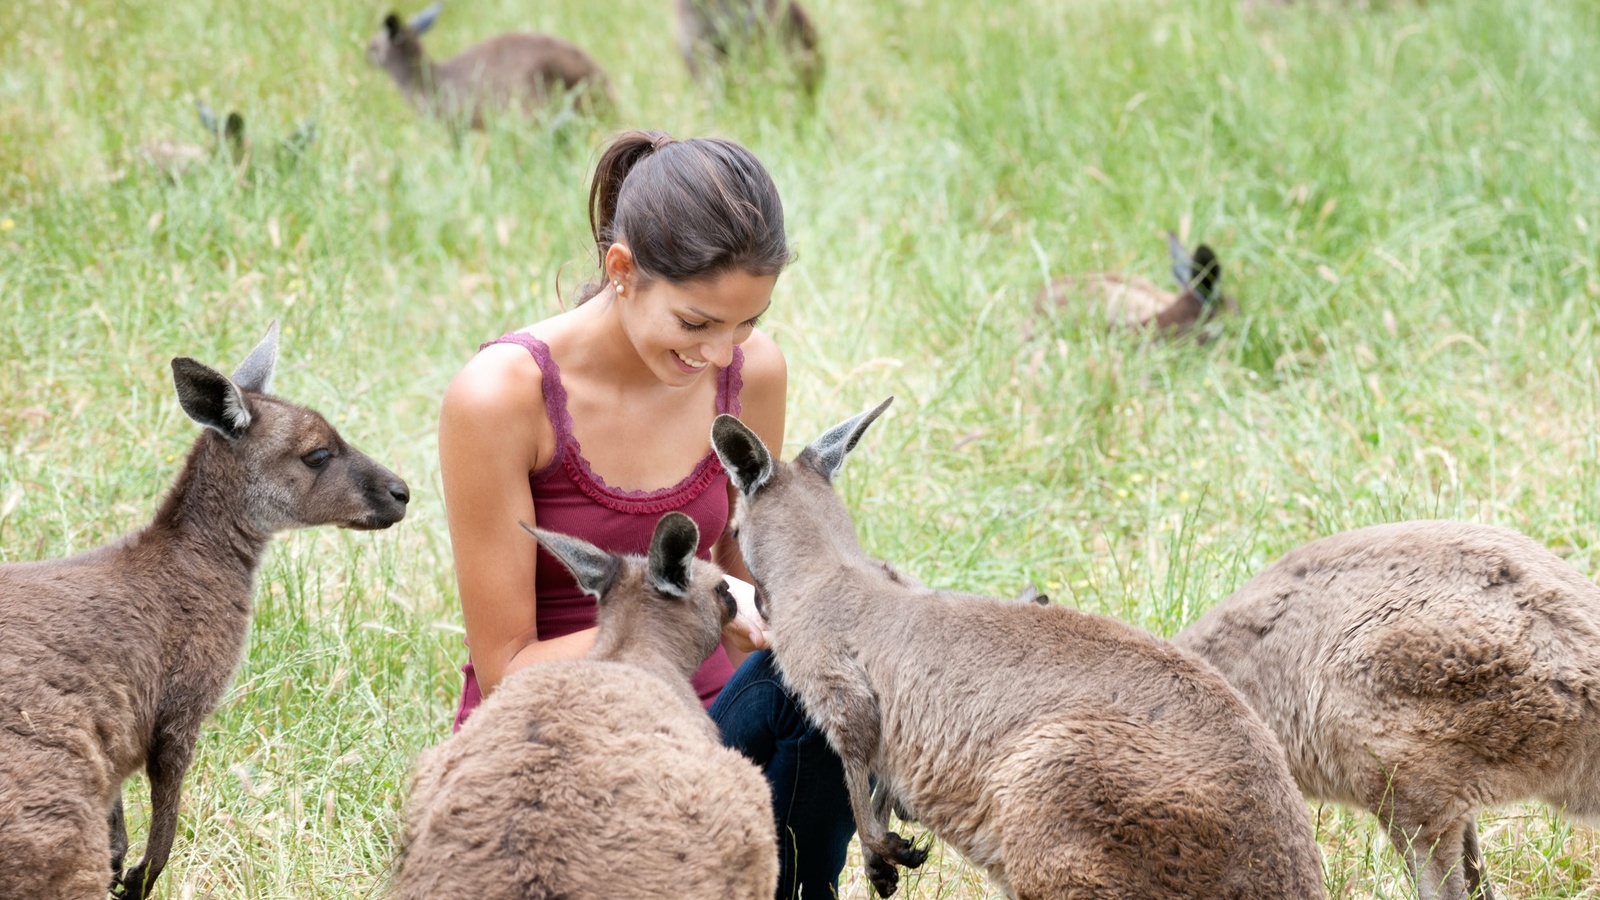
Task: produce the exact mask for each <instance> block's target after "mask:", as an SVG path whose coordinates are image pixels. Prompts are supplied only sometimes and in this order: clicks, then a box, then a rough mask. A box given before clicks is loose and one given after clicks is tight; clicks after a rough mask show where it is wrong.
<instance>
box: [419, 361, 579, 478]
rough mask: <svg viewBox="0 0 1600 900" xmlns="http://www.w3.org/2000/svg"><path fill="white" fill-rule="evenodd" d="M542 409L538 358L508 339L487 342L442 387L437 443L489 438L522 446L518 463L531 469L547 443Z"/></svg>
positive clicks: (546, 419)
mask: <svg viewBox="0 0 1600 900" xmlns="http://www.w3.org/2000/svg"><path fill="white" fill-rule="evenodd" d="M552 434H553V433H552V432H551V428H550V422H549V416H548V414H547V413H546V410H545V401H544V372H543V371H542V370H541V369H540V368H539V362H538V360H536V359H534V358H533V355H532V354H531V353H529V352H528V350H527V349H526V348H524V347H522V346H519V345H517V344H513V343H505V344H490V345H489V346H487V347H484V348H483V349H481V350H479V351H478V352H477V354H476V355H474V356H473V357H472V359H470V360H468V361H467V363H466V365H464V366H462V367H461V371H459V372H457V373H456V375H455V377H454V378H452V379H451V380H450V386H449V387H448V388H446V389H445V393H444V401H443V402H442V403H441V404H440V409H439V437H440V441H441V443H444V442H453V441H461V442H464V445H466V446H471V445H474V444H480V443H481V442H485V441H492V442H493V445H494V446H499V447H522V448H525V450H526V455H527V459H525V460H523V464H525V465H527V466H529V468H530V469H532V468H536V467H537V465H538V463H539V461H540V460H541V459H542V458H543V457H544V455H545V453H544V452H543V451H545V450H546V449H547V448H548V446H549V445H550V444H551V442H552Z"/></svg>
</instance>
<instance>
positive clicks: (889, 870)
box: [862, 852, 900, 897]
mask: <svg viewBox="0 0 1600 900" xmlns="http://www.w3.org/2000/svg"><path fill="white" fill-rule="evenodd" d="M862 856H863V859H862V861H863V862H864V863H865V864H866V869H867V881H869V882H871V884H872V889H873V890H875V891H877V892H878V896H879V897H893V896H894V892H895V890H896V889H897V888H899V886H900V871H899V870H898V869H896V868H895V867H894V863H892V862H889V861H887V860H885V859H884V858H883V857H881V856H879V855H878V854H876V853H870V852H868V853H864V854H863V855H862Z"/></svg>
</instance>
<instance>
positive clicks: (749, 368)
mask: <svg viewBox="0 0 1600 900" xmlns="http://www.w3.org/2000/svg"><path fill="white" fill-rule="evenodd" d="M741 346H742V347H743V349H744V366H743V368H742V369H740V372H739V375H740V381H741V383H742V387H741V388H740V391H739V405H740V407H741V412H740V415H739V418H740V419H742V420H743V421H744V423H745V424H746V425H749V426H750V427H751V428H753V429H755V432H756V434H758V435H760V436H761V439H762V440H764V441H767V442H769V443H776V444H780V445H781V443H782V441H783V427H784V403H785V395H786V394H787V393H788V390H789V364H788V362H786V361H785V360H784V358H783V351H782V350H780V349H778V343H777V342H776V341H774V340H773V339H772V337H771V336H770V335H768V334H766V333H765V332H763V331H759V330H757V331H752V332H751V333H750V337H748V338H746V339H745V342H744V343H743V344H742V345H741Z"/></svg>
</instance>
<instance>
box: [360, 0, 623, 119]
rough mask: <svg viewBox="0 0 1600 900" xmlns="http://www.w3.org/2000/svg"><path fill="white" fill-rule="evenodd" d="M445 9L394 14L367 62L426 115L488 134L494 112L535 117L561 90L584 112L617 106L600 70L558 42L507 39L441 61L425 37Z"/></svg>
mask: <svg viewBox="0 0 1600 900" xmlns="http://www.w3.org/2000/svg"><path fill="white" fill-rule="evenodd" d="M439 10H440V6H439V4H438V3H435V4H433V5H432V6H430V7H428V8H427V9H425V10H423V11H422V12H420V13H417V15H416V16H414V17H413V18H412V19H411V21H410V22H409V23H408V22H403V21H401V19H400V17H399V16H397V15H395V14H394V13H390V14H389V15H387V16H385V17H384V19H383V30H382V31H380V32H378V33H377V34H376V35H375V36H373V38H372V41H371V42H370V43H369V44H367V62H369V63H371V64H372V65H374V66H377V67H378V68H380V69H383V70H384V71H386V72H388V73H389V77H390V78H393V79H394V83H395V84H396V85H397V86H398V87H399V88H400V91H401V93H403V94H405V95H406V97H408V98H410V100H411V102H412V104H413V105H415V106H416V107H417V109H418V110H420V111H422V112H425V113H429V114H432V115H435V116H438V117H440V118H443V119H446V120H448V121H450V122H451V123H453V124H467V125H470V126H471V127H473V128H482V127H483V125H484V116H485V114H486V113H488V112H491V111H494V110H503V109H508V108H516V109H518V110H520V111H522V112H525V113H526V112H532V111H533V110H534V109H537V108H539V107H541V106H544V105H545V104H546V103H547V102H548V101H549V100H550V99H551V96H552V95H553V94H555V93H556V92H557V91H564V92H566V93H568V94H572V95H574V101H575V102H576V104H577V106H578V108H579V109H582V110H586V111H589V112H599V111H601V110H602V109H604V108H606V107H609V106H610V103H611V99H610V95H611V86H610V82H609V81H608V80H607V78H606V74H605V72H604V71H603V70H601V68H600V64H599V63H597V62H595V61H594V59H593V58H592V57H590V56H589V54H587V53H585V52H583V51H582V50H580V49H578V47H577V46H575V45H574V44H572V43H570V42H568V41H564V40H562V39H561V38H558V37H555V36H553V35H548V34H540V33H538V32H531V31H514V32H508V33H506V34H499V35H495V36H494V37H492V38H489V39H488V40H486V41H483V42H482V43H479V44H475V45H473V46H471V47H468V48H467V49H465V50H463V51H461V52H460V53H458V54H456V55H455V56H453V57H451V58H450V59H447V60H445V61H444V62H442V63H435V62H433V61H432V60H430V59H429V58H428V55H427V53H426V52H425V51H424V50H423V48H422V35H423V33H424V32H426V31H427V30H428V29H430V28H432V27H433V24H434V22H436V21H437V20H438V18H439Z"/></svg>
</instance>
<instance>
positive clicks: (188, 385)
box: [172, 356, 250, 441]
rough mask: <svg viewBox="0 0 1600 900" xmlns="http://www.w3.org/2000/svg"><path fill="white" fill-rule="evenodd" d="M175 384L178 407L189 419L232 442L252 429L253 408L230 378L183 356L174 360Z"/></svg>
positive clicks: (173, 377)
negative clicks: (251, 409)
mask: <svg viewBox="0 0 1600 900" xmlns="http://www.w3.org/2000/svg"><path fill="white" fill-rule="evenodd" d="M172 382H173V384H174V385H176V386H177V388H178V405H179V406H182V407H183V411H184V412H185V413H187V414H188V416H189V418H191V419H193V420H195V421H196V422H199V423H200V424H201V425H204V426H205V427H207V428H210V429H212V430H213V431H215V432H217V433H218V434H220V435H222V436H223V437H225V438H227V439H228V440H230V441H237V440H238V439H239V438H242V437H244V433H245V432H246V431H248V430H249V428H250V407H249V405H248V404H247V403H245V400H244V394H243V393H241V392H240V391H239V388H238V387H237V386H236V385H234V383H233V382H231V381H229V380H228V376H226V375H224V374H222V373H221V372H218V371H217V370H216V369H213V368H211V367H210V366H208V365H206V364H204V363H201V362H196V361H195V360H192V359H190V358H189V357H187V356H180V357H177V358H176V359H174V360H173V361H172Z"/></svg>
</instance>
